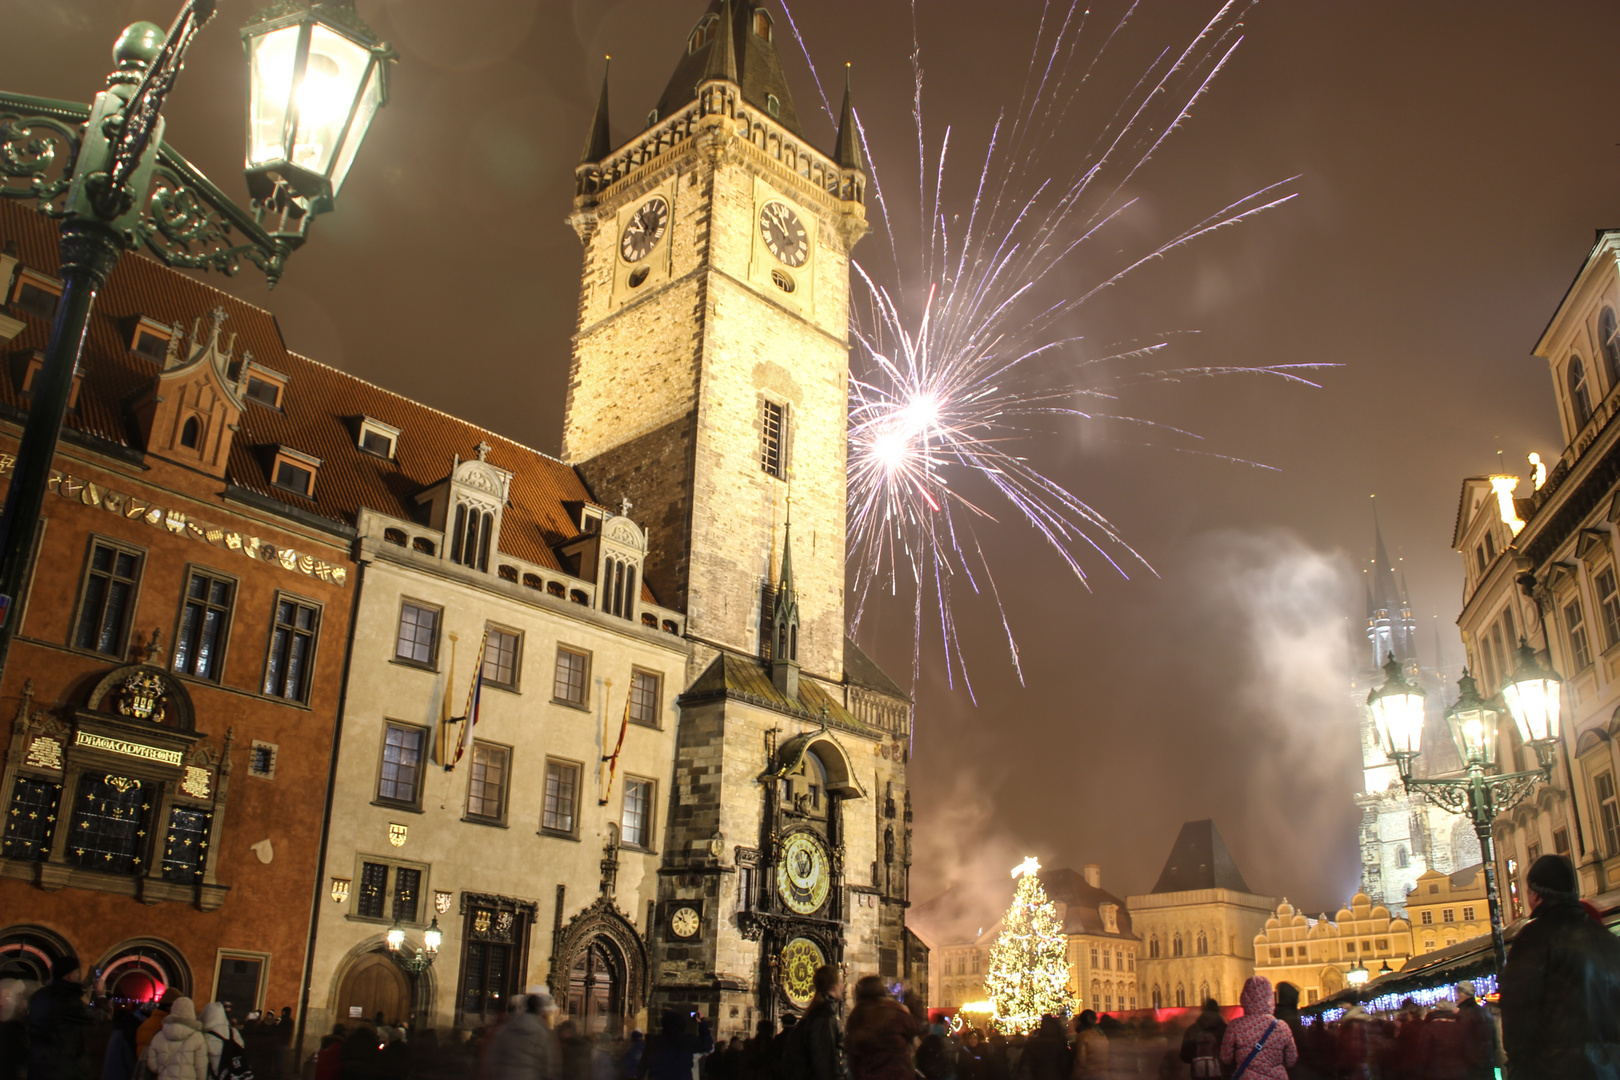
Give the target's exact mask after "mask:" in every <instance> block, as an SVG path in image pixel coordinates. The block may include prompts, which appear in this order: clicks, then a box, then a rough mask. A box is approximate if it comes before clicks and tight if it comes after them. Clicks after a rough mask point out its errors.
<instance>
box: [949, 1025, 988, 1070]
mask: <svg viewBox="0 0 1620 1080" xmlns="http://www.w3.org/2000/svg"><path fill="white" fill-rule="evenodd" d="M956 1080H984V1036H982V1035H980V1034H979V1029H978V1028H968V1029H967V1030H966V1031H964V1032H963V1033H962V1048H961V1049H960V1050H958V1051H957V1052H956Z"/></svg>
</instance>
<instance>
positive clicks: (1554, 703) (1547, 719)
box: [1502, 638, 1563, 745]
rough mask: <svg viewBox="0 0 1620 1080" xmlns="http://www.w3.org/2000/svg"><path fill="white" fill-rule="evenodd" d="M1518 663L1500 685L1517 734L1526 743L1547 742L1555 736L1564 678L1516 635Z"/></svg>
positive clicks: (1554, 738)
mask: <svg viewBox="0 0 1620 1080" xmlns="http://www.w3.org/2000/svg"><path fill="white" fill-rule="evenodd" d="M1517 660H1518V665H1517V668H1516V669H1515V670H1514V672H1513V677H1512V678H1511V679H1509V680H1508V683H1507V685H1505V686H1503V687H1502V700H1504V701H1505V702H1507V707H1508V711H1509V712H1510V713H1512V714H1513V722H1514V724H1516V725H1517V726H1518V728H1519V738H1521V739H1523V740H1524V741H1525V742H1526V743H1530V744H1532V745H1533V744H1535V743H1542V744H1549V743H1552V742H1554V741H1556V740H1557V738H1558V731H1559V710H1560V708H1561V701H1562V695H1561V691H1562V689H1563V680H1562V679H1560V678H1559V677H1558V676H1557V675H1556V674H1554V673H1553V672H1551V671H1549V670H1548V669H1546V668H1544V667H1542V666H1541V662H1540V661H1539V660H1537V659H1536V654H1535V652H1534V650H1532V649H1531V648H1530V646H1529V645H1527V644H1526V643H1525V641H1524V639H1523V638H1520V639H1519V653H1518V657H1517Z"/></svg>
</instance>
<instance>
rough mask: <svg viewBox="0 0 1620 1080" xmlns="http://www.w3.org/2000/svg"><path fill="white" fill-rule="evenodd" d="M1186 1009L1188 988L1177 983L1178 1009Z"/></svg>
mask: <svg viewBox="0 0 1620 1080" xmlns="http://www.w3.org/2000/svg"><path fill="white" fill-rule="evenodd" d="M1186 1007H1187V989H1186V987H1184V986H1182V985H1181V984H1180V983H1176V1008H1178V1009H1185V1008H1186Z"/></svg>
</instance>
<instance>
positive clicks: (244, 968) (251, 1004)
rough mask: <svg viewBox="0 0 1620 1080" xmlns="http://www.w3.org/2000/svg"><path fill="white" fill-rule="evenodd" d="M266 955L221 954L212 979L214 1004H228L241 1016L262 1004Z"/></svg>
mask: <svg viewBox="0 0 1620 1080" xmlns="http://www.w3.org/2000/svg"><path fill="white" fill-rule="evenodd" d="M269 961H270V955H269V954H268V953H235V952H226V951H225V950H223V949H221V950H220V956H219V970H218V972H217V973H215V975H214V1000H215V1001H229V1002H231V1003H232V1004H233V1005H235V1006H237V1007H238V1008H239V1009H241V1010H242V1011H243V1012H244V1013H247V1012H252V1011H254V1010H256V1009H259V1008H261V1007H262V1006H263V1004H264V966H265V964H267V963H269Z"/></svg>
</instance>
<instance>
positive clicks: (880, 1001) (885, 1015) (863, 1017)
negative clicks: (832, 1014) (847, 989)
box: [844, 975, 921, 1080]
mask: <svg viewBox="0 0 1620 1080" xmlns="http://www.w3.org/2000/svg"><path fill="white" fill-rule="evenodd" d="M919 1034H921V1028H920V1027H919V1026H918V1024H917V1018H916V1017H915V1016H913V1015H912V1013H911V1010H909V1009H907V1008H906V1007H905V1006H904V1005H902V1004H901V1003H900V1002H899V1001H898V1000H896V999H895V997H894V996H893V995H892V994H890V993H889V988H888V987H887V986H885V985H884V983H883V978H882V977H881V976H878V975H867V976H865V977H864V978H862V979H861V981H860V982H858V983H856V984H855V1008H854V1009H852V1010H851V1011H850V1014H849V1023H848V1025H847V1026H846V1028H845V1031H844V1052H845V1054H846V1056H847V1057H848V1059H849V1071H850V1073H851V1074H852V1075H853V1076H854V1078H855V1080H912V1078H913V1077H915V1076H916V1075H917V1073H916V1070H915V1069H914V1068H913V1067H912V1054H913V1052H914V1050H915V1048H916V1044H917V1037H918V1035H919Z"/></svg>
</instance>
